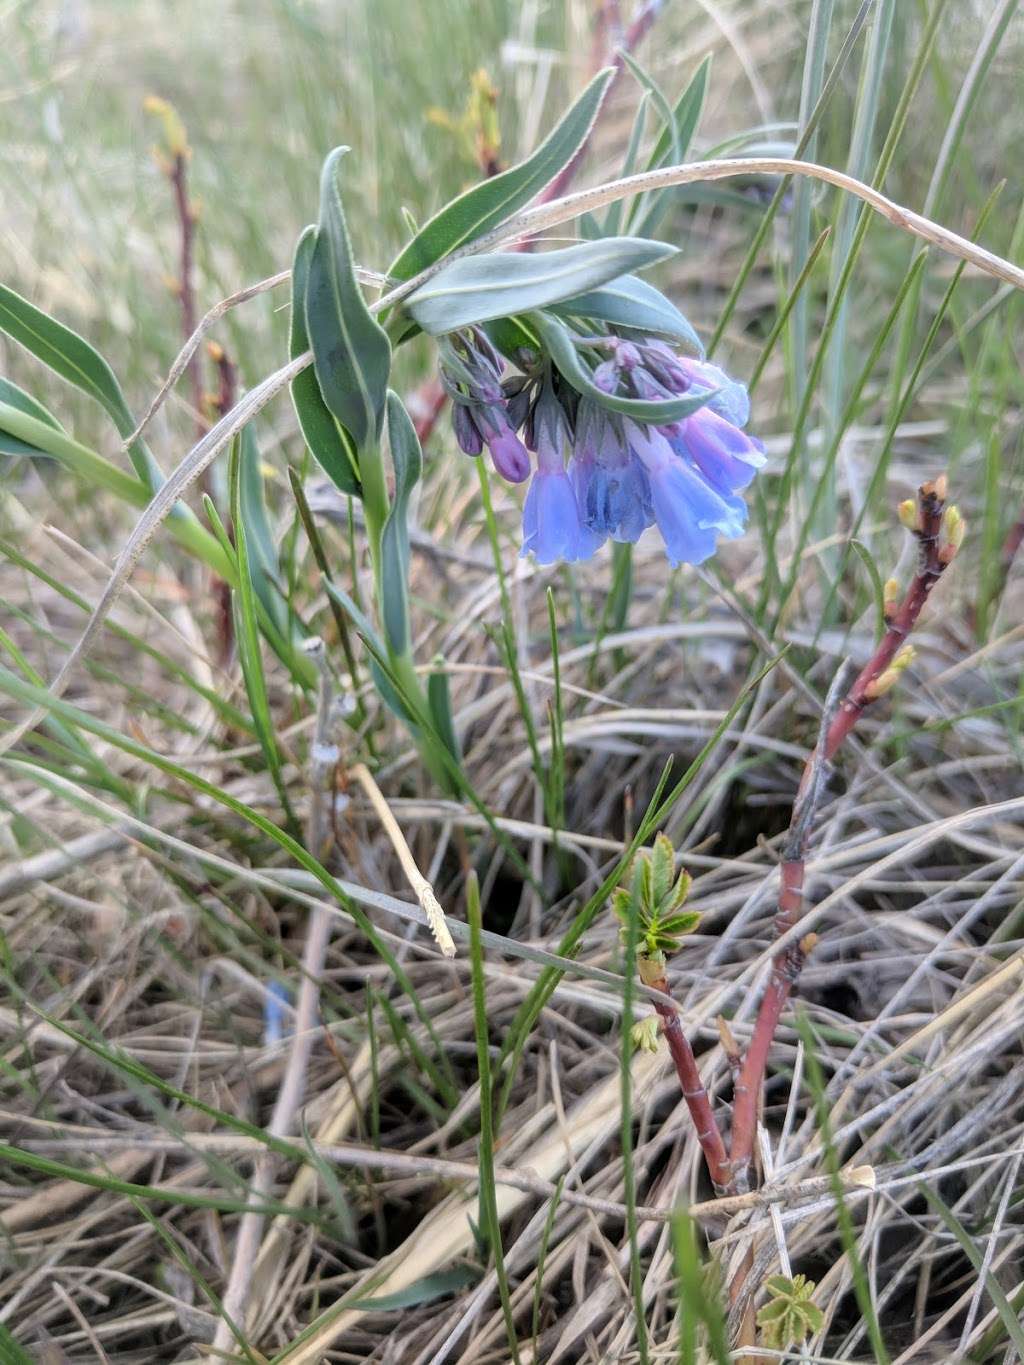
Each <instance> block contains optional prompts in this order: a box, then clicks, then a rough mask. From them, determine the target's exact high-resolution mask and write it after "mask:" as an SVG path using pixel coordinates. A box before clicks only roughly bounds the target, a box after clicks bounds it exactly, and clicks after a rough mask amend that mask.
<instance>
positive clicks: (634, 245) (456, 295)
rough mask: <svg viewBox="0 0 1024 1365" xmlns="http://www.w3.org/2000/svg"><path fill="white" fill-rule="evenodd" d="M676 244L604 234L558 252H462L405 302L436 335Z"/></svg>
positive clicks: (576, 286) (664, 252) (587, 286)
mask: <svg viewBox="0 0 1024 1365" xmlns="http://www.w3.org/2000/svg"><path fill="white" fill-rule="evenodd" d="M675 251H676V248H675V247H673V246H668V245H667V244H666V243H664V242H649V241H645V240H644V239H643V238H640V237H607V238H604V239H603V240H602V241H599V242H579V243H578V244H577V245H576V246H569V247H563V248H562V249H561V250H558V251H545V252H543V253H542V254H537V255H526V254H525V253H522V252H499V253H497V254H494V255H482V256H463V257H461V258H460V259H459V260H457V261H452V263H451V265H448V266H445V267H444V269H443V270H440V271H438V273H437V274H436V275H435V276H434V277H433V278H432V279H430V280H427V282H426V283H425V284H422V285H421V286H420V287H419V289H417V290H416V291H415V292H414V293H412V294H410V295H409V297H408V298H407V299H406V300H405V307H406V309H407V310H408V312H409V313H410V315H411V316H412V317H413V318H414V319H415V320H416V321H417V322H418V323H419V325H420V326H421V327H422V328H423V330H424V331H425V332H431V333H433V335H435V336H440V335H442V334H443V333H445V332H454V331H456V330H458V328H460V327H469V326H471V325H472V324H473V323H477V322H488V321H490V320H491V319H492V318H502V317H508V316H510V315H511V314H513V313H525V312H528V311H530V310H531V309H534V308H547V307H548V306H549V305H551V304H554V303H561V302H562V300H563V299H571V298H573V297H574V296H575V295H577V294H583V293H586V292H587V291H588V290H591V289H598V288H600V286H601V285H603V284H607V283H608V281H609V280H614V279H617V278H618V277H619V276H620V275H626V274H628V273H629V272H630V271H632V270H643V269H644V268H645V267H646V266H650V265H654V264H655V262H656V261H663V260H664V259H665V258H666V257H667V256H672V255H674V254H675Z"/></svg>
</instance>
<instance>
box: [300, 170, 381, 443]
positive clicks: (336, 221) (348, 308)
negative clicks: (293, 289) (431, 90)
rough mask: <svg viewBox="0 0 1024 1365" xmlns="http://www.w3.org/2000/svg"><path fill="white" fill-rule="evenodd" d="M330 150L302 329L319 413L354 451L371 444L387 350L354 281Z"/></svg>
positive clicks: (378, 422)
mask: <svg viewBox="0 0 1024 1365" xmlns="http://www.w3.org/2000/svg"><path fill="white" fill-rule="evenodd" d="M347 151H348V148H347V147H336V148H335V149H334V151H333V152H331V154H330V156H328V158H327V160H326V161H325V162H324V169H323V174H322V176H321V179H320V222H319V224H318V226H317V233H316V238H315V240H314V242H313V250H312V252H311V254H310V258H309V271H308V275H307V279H306V331H307V333H308V335H309V344H310V346H311V348H312V351H313V364H314V366H315V369H316V378H317V383H318V384H319V385H320V393H321V394H322V396H323V400H324V402H325V403H326V404H327V407H328V408H329V409H330V411H331V412H332V413H333V415H334V416H335V417H336V418H337V420H338V421H339V422H340V423H341V425H342V426H343V427H344V428H345V430H346V432H347V433H348V435H349V436H350V437H351V439H352V443H353V445H354V446H355V448H356V450H357V451H359V450H362V449H363V447H364V446H366V445H368V444H369V443H371V442H374V441H376V440H377V438H378V437H379V436H380V430H381V424H382V422H383V419H384V401H385V398H386V396H387V388H388V374H389V373H390V370H391V344H390V342H389V341H388V339H387V336H386V335H385V333H384V330H383V328H382V327H381V326H380V325H379V323H377V322H376V320H375V319H374V317H373V315H372V314H371V313H370V310H369V309H368V308H367V306H366V300H365V299H364V298H363V294H362V290H361V289H360V288H359V285H358V283H357V282H356V275H355V264H354V261H353V258H352V243H351V241H350V239H349V235H348V226H347V224H346V222H345V211H344V209H343V207H342V203H341V192H340V189H339V187H338V164H339V162H340V161H341V158H342V157H343V156H344V155H345V153H346V152H347Z"/></svg>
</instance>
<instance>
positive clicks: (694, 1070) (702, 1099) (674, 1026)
mask: <svg viewBox="0 0 1024 1365" xmlns="http://www.w3.org/2000/svg"><path fill="white" fill-rule="evenodd" d="M649 984H650V985H651V986H653V987H654V989H655V990H658V991H661V992H662V993H663V994H666V995H667V994H668V982H667V980H666V979H665V978H664V977H660V978H659V979H657V980H654V981H651V982H650V983H649ZM654 1008H655V1009H656V1010H657V1011H658V1014H659V1015H660V1017H661V1027H662V1032H663V1033H664V1035H665V1041H666V1042H667V1043H668V1050H669V1052H670V1053H671V1054H672V1061H673V1062H674V1063H675V1068H676V1075H677V1076H678V1077H679V1085H680V1088H681V1089H682V1092H683V1099H684V1100H685V1101H686V1107H687V1109H689V1111H690V1117H691V1118H692V1119H693V1126H694V1128H695V1129H696V1130H697V1141H698V1142H699V1143H700V1146H701V1151H702V1152H703V1153H704V1160H705V1161H706V1162H707V1164H708V1173H709V1175H710V1176H711V1180H712V1183H713V1184H714V1186H715V1189H716V1190H718V1191H719V1192H724V1191H725V1190H726V1189H728V1187H729V1185H730V1184H731V1180H732V1167H731V1166H730V1164H729V1155H728V1153H727V1152H726V1150H725V1142H724V1140H723V1138H722V1132H721V1129H720V1128H719V1126H718V1122H717V1120H716V1119H715V1115H714V1111H713V1109H712V1108H711V1101H710V1099H709V1098H708V1092H707V1091H706V1090H705V1089H704V1082H703V1081H702V1080H701V1078H700V1071H699V1069H698V1067H697V1059H696V1057H694V1055H693V1048H691V1047H690V1043H689V1040H688V1039H687V1037H686V1034H685V1033H684V1032H683V1025H682V1021H681V1020H680V1018H679V1012H678V1010H676V1009H675V1008H674V1007H673V1006H672V1005H669V1004H667V1003H666V1004H663V1003H662V1002H661V1001H660V1000H656V1001H655V1003H654Z"/></svg>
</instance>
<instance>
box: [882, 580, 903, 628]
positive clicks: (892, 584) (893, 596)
mask: <svg viewBox="0 0 1024 1365" xmlns="http://www.w3.org/2000/svg"><path fill="white" fill-rule="evenodd" d="M899 596H900V585H899V583H898V582H897V580H896V579H895V578H887V579H886V580H885V584H884V585H883V587H882V614H883V615H884V617H885V619H886V621H891V620H892V619H893V617H894V616H895V615H896V604H897V602H898V601H899Z"/></svg>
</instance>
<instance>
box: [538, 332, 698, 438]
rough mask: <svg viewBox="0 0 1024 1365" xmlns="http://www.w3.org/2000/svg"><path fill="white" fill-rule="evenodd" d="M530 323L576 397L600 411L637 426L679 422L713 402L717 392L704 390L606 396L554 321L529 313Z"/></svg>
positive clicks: (567, 335) (611, 394)
mask: <svg viewBox="0 0 1024 1365" xmlns="http://www.w3.org/2000/svg"><path fill="white" fill-rule="evenodd" d="M529 322H530V325H531V326H532V327H535V328H536V330H537V331H538V332H539V334H540V337H541V340H542V341H543V342H544V345H545V347H546V348H547V350H548V353H549V354H550V356H551V359H552V360H553V361H554V363H555V365H556V366H557V368H558V369H559V371H560V372H561V374H562V375H563V377H564V378H565V379H567V380H568V381H569V383H570V384H571V385H572V386H573V388H574V389H576V390H577V391H578V392H579V393H583V394H586V396H587V397H588V398H592V399H593V400H594V402H595V403H599V404H600V406H601V407H603V408H607V409H608V410H609V411H610V412H618V413H621V414H622V415H623V416H624V417H632V418H634V419H635V420H636V421H638V422H656V423H664V422H678V421H681V420H682V418H684V417H689V416H691V415H692V414H693V413H695V412H697V411H698V410H699V409H700V408H702V407H704V405H705V404H706V403H707V402H708V400H709V399H711V398H713V397H714V396H715V394H716V393H717V392H718V390H717V389H703V390H701V391H700V392H698V393H694V394H683V395H681V396H680V397H679V398H661V399H650V400H648V399H645V398H622V397H620V396H619V395H618V394H614V393H605V391H604V389H600V388H598V386H597V385H596V384H595V383H594V380H593V377H592V376H591V374H590V371H589V370H588V369H587V367H586V366H585V365H584V364H583V362H582V360H580V358H579V356H578V355H577V353H576V347H575V346H574V345H573V343H572V340H571V338H570V336H569V333H568V331H567V330H566V328H565V327H563V326H562V324H561V323H560V322H559V321H558V319H557V318H554V317H552V316H551V315H550V314H548V313H531V314H530V317H529Z"/></svg>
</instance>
